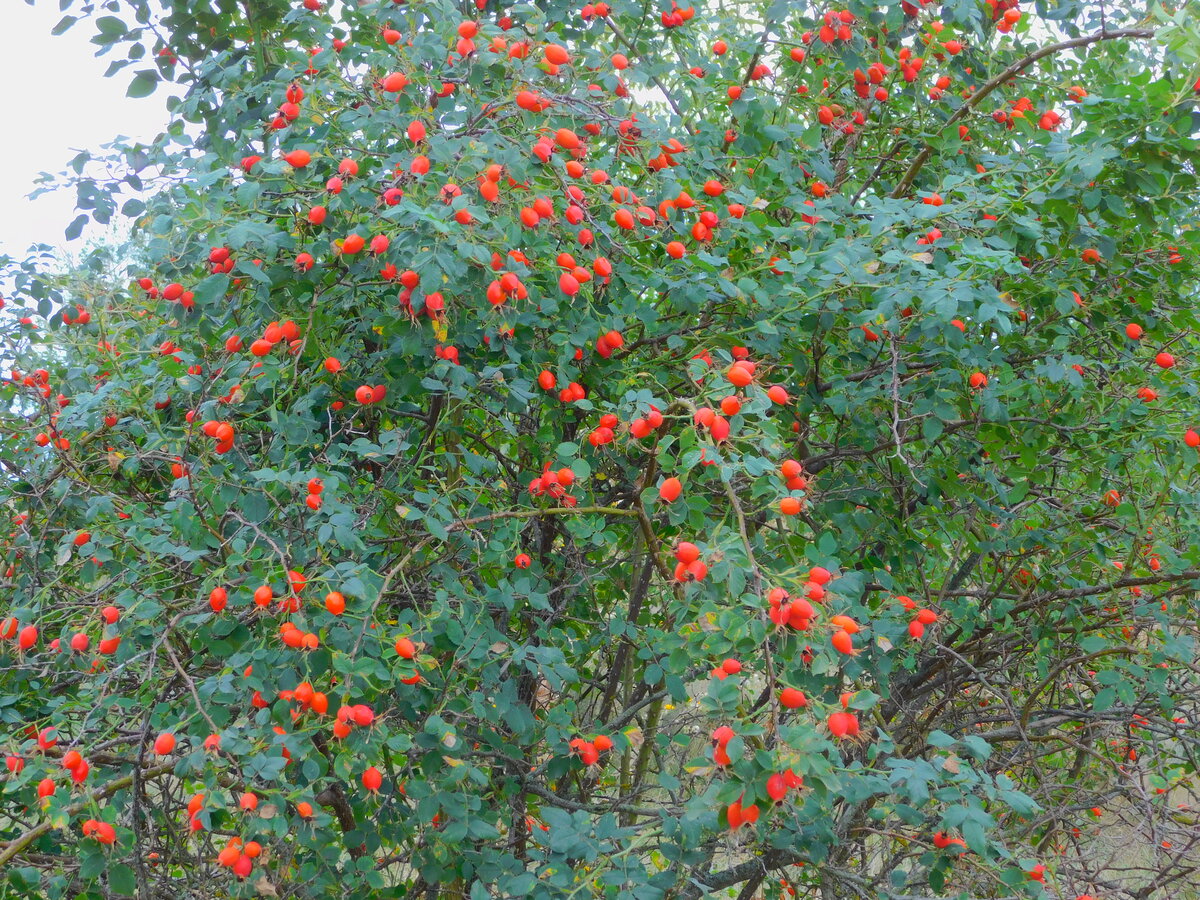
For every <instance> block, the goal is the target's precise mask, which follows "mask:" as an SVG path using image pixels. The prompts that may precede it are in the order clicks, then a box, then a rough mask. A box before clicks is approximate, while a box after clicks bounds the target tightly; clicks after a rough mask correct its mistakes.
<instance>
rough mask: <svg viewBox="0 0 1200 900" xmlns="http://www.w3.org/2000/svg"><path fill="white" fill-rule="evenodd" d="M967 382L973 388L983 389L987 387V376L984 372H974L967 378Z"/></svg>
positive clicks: (975, 389) (976, 389)
mask: <svg viewBox="0 0 1200 900" xmlns="http://www.w3.org/2000/svg"><path fill="white" fill-rule="evenodd" d="M967 383H968V384H970V385H971V390H974V391H978V390H982V389H983V388H985V387H987V376H986V375H984V374H983V373H982V372H972V373H971V377H970V378H968V379H967Z"/></svg>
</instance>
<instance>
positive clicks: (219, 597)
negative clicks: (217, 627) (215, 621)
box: [208, 587, 229, 612]
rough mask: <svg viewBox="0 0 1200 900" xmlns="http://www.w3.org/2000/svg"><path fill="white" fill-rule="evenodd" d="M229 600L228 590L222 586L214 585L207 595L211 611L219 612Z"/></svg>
mask: <svg viewBox="0 0 1200 900" xmlns="http://www.w3.org/2000/svg"><path fill="white" fill-rule="evenodd" d="M228 600H229V592H228V591H226V590H225V588H223V587H215V588H213V589H212V593H210V594H209V595H208V605H209V606H211V607H212V611H213V612H220V611H221V610H223V609H224V608H225V604H226V603H227V602H228Z"/></svg>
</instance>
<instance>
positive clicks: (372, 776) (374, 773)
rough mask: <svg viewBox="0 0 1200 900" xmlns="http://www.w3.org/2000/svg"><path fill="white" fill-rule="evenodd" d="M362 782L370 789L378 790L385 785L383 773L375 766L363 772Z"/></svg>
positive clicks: (373, 791)
mask: <svg viewBox="0 0 1200 900" xmlns="http://www.w3.org/2000/svg"><path fill="white" fill-rule="evenodd" d="M362 783H363V787H365V788H366V789H367V790H368V791H371V792H372V793H375V792H377V791H378V790H379V789H380V788H381V787H382V786H383V774H382V773H381V772H380V771H379V770H378V769H377V768H375V767H374V766H371V768H369V769H367V771H365V772H363V774H362Z"/></svg>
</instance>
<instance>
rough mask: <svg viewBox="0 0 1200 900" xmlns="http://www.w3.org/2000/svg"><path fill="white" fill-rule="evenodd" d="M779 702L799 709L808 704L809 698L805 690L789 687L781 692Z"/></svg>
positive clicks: (787, 706) (788, 707)
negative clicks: (805, 694)
mask: <svg viewBox="0 0 1200 900" xmlns="http://www.w3.org/2000/svg"><path fill="white" fill-rule="evenodd" d="M779 703H780V705H781V706H784V707H786V708H787V709H799V708H800V707H802V706H807V705H808V698H807V697H805V696H804V692H803V691H800V690H797V689H796V688H791V687H789V688H784V689H783V690H782V691H780V692H779Z"/></svg>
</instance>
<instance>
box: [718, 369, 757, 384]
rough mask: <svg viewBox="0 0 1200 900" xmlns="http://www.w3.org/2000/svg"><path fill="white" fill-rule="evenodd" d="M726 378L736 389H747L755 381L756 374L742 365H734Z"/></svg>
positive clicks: (726, 374)
mask: <svg viewBox="0 0 1200 900" xmlns="http://www.w3.org/2000/svg"><path fill="white" fill-rule="evenodd" d="M725 377H726V378H728V379H729V382H730V384H732V385H733V386H734V387H746V386H747V385H748V384H750V382H751V381H753V380H754V372H753V371H752V370H750V369H749V368H747V367H746V366H744V365H742V364H741V363H734V364H733V365H732V366H730V367H729V370H728V371H727V372H726V373H725Z"/></svg>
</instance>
